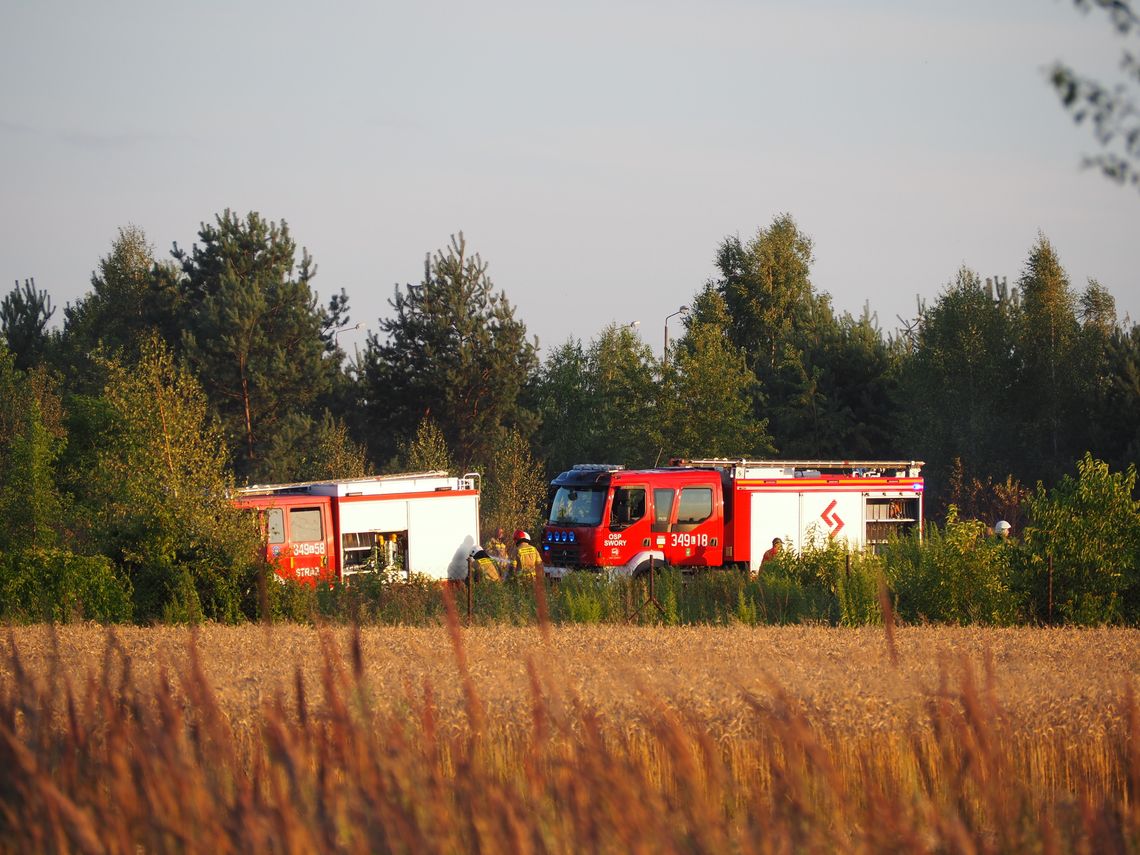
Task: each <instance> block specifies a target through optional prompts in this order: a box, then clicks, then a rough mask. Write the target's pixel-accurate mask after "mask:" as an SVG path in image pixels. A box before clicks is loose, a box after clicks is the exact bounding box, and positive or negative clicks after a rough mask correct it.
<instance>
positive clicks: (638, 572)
mask: <svg viewBox="0 0 1140 855" xmlns="http://www.w3.org/2000/svg"><path fill="white" fill-rule="evenodd" d="M654 564H657V566H658V567H660V566H661V565H660V563H658V562H654V561H642V562H641V563H640V564H638V565H637V568H636V569H635V570H634V571H633V578H634V579H644V578H645V577H646V576H648V575H649V571H650V570H651V569H653V565H654Z"/></svg>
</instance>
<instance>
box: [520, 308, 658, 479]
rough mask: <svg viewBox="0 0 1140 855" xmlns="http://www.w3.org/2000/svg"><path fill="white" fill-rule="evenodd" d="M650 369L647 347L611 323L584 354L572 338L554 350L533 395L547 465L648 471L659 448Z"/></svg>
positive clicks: (655, 385) (652, 362) (653, 368)
mask: <svg viewBox="0 0 1140 855" xmlns="http://www.w3.org/2000/svg"><path fill="white" fill-rule="evenodd" d="M657 368H658V366H657V363H656V361H655V360H654V358H653V353H652V351H651V350H650V348H649V346H648V345H647V344H645V343H644V342H642V341H641V339H639V338H638V337H637V334H636V333H635V332H634V331H633V330H632V329H631V328H629V327H626V326H622V327H619V326H617V325H616V324H610V325H609V326H607V327H606V328H605V329H604V330H602V332H601V333H600V334H599V335H598V337H597V338H596V339H594V340H593V341H592V342H591V343H590V346H589V348H587V349H585V350H583V349H582V345H581V343H580V342H577V341H574V340H571V341H568V342H566V343H565V344H564V345H562V346H561V347H560V348H558V349H557V350H555V351H554V353H553V354H551V357H550V358H549V359H548V360H547V362H546V364H545V366H544V367H543V371H542V372H541V374H540V376H539V378H538V379H537V381H536V383H535V390H534V393H533V394H534V397H535V399H536V400H537V402H538V403H537V409H538V412H539V415H540V417H541V419H542V427H541V429H540V431H539V440H538V442H539V447H540V448H541V449H542V453H543V455H544V456H545V459H546V460H547V465H548V466H550V467H558V466H560V467H562V468H563V469H565V468H569V467H570V466H571V465H573V464H574V463H621V464H624V465H626V466H652V465H654V464H655V463H656V462H657V461H658V460H659V458H660V457H661V454H662V451H663V450H664V449H663V447H662V434H661V427H660V421H661V413H660V408H659V402H658V397H659V388H658V383H657V377H656V374H657ZM550 471H551V472H556V471H561V470H560V469H551V470H550Z"/></svg>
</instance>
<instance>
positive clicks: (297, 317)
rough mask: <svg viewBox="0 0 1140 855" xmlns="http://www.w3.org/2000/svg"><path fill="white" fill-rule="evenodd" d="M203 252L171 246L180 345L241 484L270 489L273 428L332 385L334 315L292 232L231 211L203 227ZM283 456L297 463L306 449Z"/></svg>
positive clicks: (277, 466) (197, 247)
mask: <svg viewBox="0 0 1140 855" xmlns="http://www.w3.org/2000/svg"><path fill="white" fill-rule="evenodd" d="M198 237H199V240H200V241H201V244H200V245H199V244H195V245H194V247H193V248H192V249H191V250H190V252H185V251H182V250H180V249H178V248H177V246H176V247H175V250H174V256H175V258H176V259H177V260H178V261H179V262H180V264H181V268H182V277H181V280H180V281H179V288H180V292H181V300H182V302H183V304H184V307H185V308H184V311H185V318H184V320H185V331H184V334H183V339H182V342H181V346H182V349H183V351H184V352H185V354H186V357H187V360H188V362H189V365H190V366H191V368H192V369H193V371H194V372H195V374H196V375H197V376H198V378H199V381H200V382H201V383H202V386H203V388H204V389H205V392H206V395H207V396H208V398H209V400H210V403H211V405H212V407H213V409H214V411H215V412H216V413H217V414H218V416H219V418H220V419H221V424H222V427H223V429H224V431H225V436H226V440H227V444H228V447H229V449H230V452H231V454H232V455H233V460H234V465H235V469H236V470H237V472H238V473H239V476H241V477H244V478H249V479H253V480H264V479H265V478H264V476H265V474H266V473H267V472H268V471H270V470H273V469H278V470H279V469H280V460H276V461H274V460H266V449H267V446H268V444H269V443H270V442H271V441H272V438H273V432H274V430H275V429H276V427H277V426H278V425H279V424H280V423H281V422H282V420H283V419H285V418H286V417H287V416H288V415H289V414H292V413H303V414H306V415H312V414H311V413H310V410H311V409H312V408H313V407H314V405H315V403H316V401H317V400H318V398H319V397H320V396H321V395H322V394H323V393H324V392H326V391H327V390H328V389H329V388H330V385H331V382H332V374H333V371H335V369H336V364H337V363H336V360H334V359H332V358H331V356H330V354H329V349H328V347H327V342H326V339H325V338H324V337H323V336H322V334H323V333H326V332H327V327H328V325H329V323H330V322H331V321H330V318H329V316H328V315H327V314H326V313H325V312H324V311H323V310H322V309H321V308H320V307H318V305H317V298H316V296H315V295H314V294H313V292H312V290H311V289H310V285H309V283H310V281H311V280H312V278H313V276H314V275H315V273H316V268H315V267H314V265H313V263H312V259H311V258H310V257H309V255H308V253H307V252H305V251H304V250H302V252H301V258H300V262H299V263H298V262H297V261H296V259H295V256H296V244H295V243H294V241H293V239H292V237H291V236H290V234H289V229H288V226H287V224H286V223H284V222H282V223H281V224H280V225H279V226H278V225H277V224H276V223H272V222H266V221H265V220H263V219H262V218H261V217H260V216H259V215H258V214H257V213H255V212H254V213H250V214H249V215H248V216H247V217H246V218H245V219H244V220H241V219H239V218H238V217H236V216H235V215H234V214H232V213H231V212H230V211H228V210H227V211H226V212H225V213H223V214H222V215H221V216H219V217H217V218H216V223H215V224H213V225H208V224H203V225H202V227H201V229H200V230H199V232H198ZM275 453H278V454H281V453H285V454H286V455H287V456H288V461H287V462H289V463H291V464H292V463H295V464H297V465H298V466H299V465H300V464H301V461H302V457H303V454H302V452H301V450H300V449H292V450H289V451H286V452H281V451H280V450H279V449H278V450H276V451H275Z"/></svg>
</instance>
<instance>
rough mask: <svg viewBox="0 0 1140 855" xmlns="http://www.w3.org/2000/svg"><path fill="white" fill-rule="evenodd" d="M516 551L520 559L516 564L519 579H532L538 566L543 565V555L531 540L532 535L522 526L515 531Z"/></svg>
mask: <svg viewBox="0 0 1140 855" xmlns="http://www.w3.org/2000/svg"><path fill="white" fill-rule="evenodd" d="M515 551H516V553H517V555H518V560H517V562H516V564H515V567H516V569H515V573H516V575H517V576H518V578H519V579H522V580H524V581H527V582H529V581H532V580H533V579H534V577H535V574H536V573H538V568H540V567H541V566H542V556H541V555H539V554H538V550H537V549H535V548H534V546H533V544H531V542H530V535H529V534H527V533H526V532H525V531H523V530H522V529H521V528H520V529H519V530H518V531H516V532H515Z"/></svg>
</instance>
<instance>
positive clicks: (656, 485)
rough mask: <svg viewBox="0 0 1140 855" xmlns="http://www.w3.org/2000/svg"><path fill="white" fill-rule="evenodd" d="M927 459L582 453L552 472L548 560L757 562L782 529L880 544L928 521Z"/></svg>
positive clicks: (637, 566)
mask: <svg viewBox="0 0 1140 855" xmlns="http://www.w3.org/2000/svg"><path fill="white" fill-rule="evenodd" d="M922 465H923V464H922V462H921V461H916V460H903V461H891V460H870V461H835V460H799V461H797V460H744V459H740V460H729V459H714V460H681V461H673V465H671V466H667V467H662V468H659V469H635V470H629V469H625V468H624V467H621V466H610V465H604V464H601V465H592V464H583V465H578V466H575V467H573V468H572V469H570V470H569V471H567V472H563V473H562V474H561V475H559V476H558V477H557V478H555V479H554V480H553V481H552V482H551V494H550V510H549V513H548V515H547V522H546V525H545V526H544V527H543V533H542V557H543V561H544V563H545V564H546V567H547V572H548V573H550V574H551V575H555V576H557V575H561V574H563V573H565V572H566V571H568V570H574V569H579V568H607V569H611V570H613V571H615V572H619V573H628V574H634V575H637V574H640V573H643V572H645V571H646V570H648V568H649V567H650V566H651V562H655V563H656V564H657V565H661V564H667V565H669V566H673V567H681V568H701V567H723V566H728V565H734V564H735V565H747V566H748V568H749V570H751V571H752V572H755V571H756V570H757V569H758V568H759V566H760V561H761V558H762V556H763V554H764V552H765V551H766V550H767V549H769V548H770V547H771V546H772V541H773V540H774V539H775V538H780V539H781V540H782V541H783V548H784V549H793V550H800V549H803V548H804V547H806V546H808V545H815V546H820V545H823V544H826V543H827V542H828V541H839V542H845V544H846V546H847V548H849V549H875V548H876V547H877V546H878V545H880V544H882V543H885V542H886V541H887V539H888V538H889V537H890V536H891V535H892V534H904V533H907V532H910V531H915V532H918V533H919V534H921V531H922V497H923V481H922V477H921V471H922Z"/></svg>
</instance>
